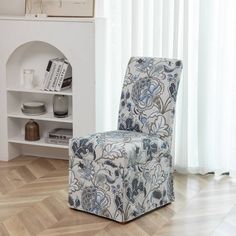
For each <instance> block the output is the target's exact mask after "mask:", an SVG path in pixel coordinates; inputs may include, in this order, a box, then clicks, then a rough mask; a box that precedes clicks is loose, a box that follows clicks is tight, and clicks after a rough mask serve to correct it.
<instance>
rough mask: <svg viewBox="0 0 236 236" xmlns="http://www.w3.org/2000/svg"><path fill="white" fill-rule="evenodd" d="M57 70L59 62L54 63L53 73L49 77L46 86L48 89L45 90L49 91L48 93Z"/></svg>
mask: <svg viewBox="0 0 236 236" xmlns="http://www.w3.org/2000/svg"><path fill="white" fill-rule="evenodd" d="M56 68H57V62H56V61H53V63H52V69H51V73H50V76H49V79H48V82H47V85H46V88H45V90H47V91H48V90H49V88H50V85H51V84H52V82H53V79H54V77H55V71H56Z"/></svg>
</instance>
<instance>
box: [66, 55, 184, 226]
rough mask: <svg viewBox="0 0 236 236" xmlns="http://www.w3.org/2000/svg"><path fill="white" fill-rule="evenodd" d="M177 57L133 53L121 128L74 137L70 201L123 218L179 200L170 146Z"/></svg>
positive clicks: (179, 66) (80, 207) (74, 205)
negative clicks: (175, 198) (137, 55)
mask: <svg viewBox="0 0 236 236" xmlns="http://www.w3.org/2000/svg"><path fill="white" fill-rule="evenodd" d="M181 70H182V63H181V61H178V60H169V59H158V58H131V59H130V62H129V64H128V68H127V72H126V76H125V81H124V87H123V90H122V95H121V103H120V110H119V119H118V130H117V131H110V132H105V133H97V134H93V135H90V136H86V137H80V138H73V139H72V140H71V141H70V163H69V205H70V207H71V208H75V209H78V210H81V211H86V212H89V213H93V214H96V215H99V216H103V217H107V218H110V219H113V220H115V221H119V222H126V221H130V220H132V219H134V218H136V217H138V216H141V215H142V214H144V213H146V212H149V211H151V210H153V209H156V208H158V207H161V206H164V205H166V204H168V203H170V202H172V201H173V200H174V191H173V175H172V173H173V168H172V157H171V155H170V150H171V137H172V129H173V128H172V127H173V120H174V114H175V112H174V111H175V103H176V96H177V90H178V84H179V78H180V74H181Z"/></svg>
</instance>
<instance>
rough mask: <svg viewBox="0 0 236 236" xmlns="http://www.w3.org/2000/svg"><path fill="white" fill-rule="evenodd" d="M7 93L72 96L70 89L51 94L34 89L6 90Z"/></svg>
mask: <svg viewBox="0 0 236 236" xmlns="http://www.w3.org/2000/svg"><path fill="white" fill-rule="evenodd" d="M7 91H8V92H20V93H38V94H53V95H55V94H60V95H67V96H72V89H67V90H64V91H61V92H53V91H44V90H41V89H40V88H34V89H25V88H8V89H7Z"/></svg>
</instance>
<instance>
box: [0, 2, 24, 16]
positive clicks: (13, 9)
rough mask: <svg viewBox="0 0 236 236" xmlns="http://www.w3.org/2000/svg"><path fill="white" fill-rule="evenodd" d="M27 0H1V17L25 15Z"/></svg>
mask: <svg viewBox="0 0 236 236" xmlns="http://www.w3.org/2000/svg"><path fill="white" fill-rule="evenodd" d="M24 13H25V0H0V15H24Z"/></svg>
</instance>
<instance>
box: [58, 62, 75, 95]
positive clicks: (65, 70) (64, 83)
mask: <svg viewBox="0 0 236 236" xmlns="http://www.w3.org/2000/svg"><path fill="white" fill-rule="evenodd" d="M71 85H72V68H71V65H70V63H69V62H68V61H67V60H65V61H64V64H63V67H62V70H61V74H60V76H59V78H58V82H57V86H56V89H55V91H57V92H59V91H61V90H62V89H63V90H64V89H67V88H70V87H71Z"/></svg>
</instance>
